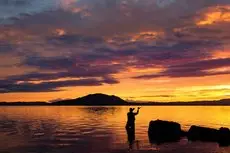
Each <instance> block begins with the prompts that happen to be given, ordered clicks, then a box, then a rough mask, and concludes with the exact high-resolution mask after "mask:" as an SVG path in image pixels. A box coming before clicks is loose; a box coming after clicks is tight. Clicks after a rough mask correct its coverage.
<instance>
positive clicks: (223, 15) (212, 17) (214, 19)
mask: <svg viewBox="0 0 230 153" xmlns="http://www.w3.org/2000/svg"><path fill="white" fill-rule="evenodd" d="M218 22H230V6H218V7H212V8H209V9H208V10H207V11H206V12H205V13H204V18H202V19H200V20H199V21H197V23H196V25H198V26H205V25H211V24H215V23H218Z"/></svg>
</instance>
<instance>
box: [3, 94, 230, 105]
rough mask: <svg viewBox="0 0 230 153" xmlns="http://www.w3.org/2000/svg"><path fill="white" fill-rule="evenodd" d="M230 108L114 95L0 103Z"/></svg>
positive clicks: (226, 102)
mask: <svg viewBox="0 0 230 153" xmlns="http://www.w3.org/2000/svg"><path fill="white" fill-rule="evenodd" d="M134 105H135V106H138V105H142V106H230V99H222V100H216V101H193V102H131V101H126V100H123V99H122V98H120V97H117V96H114V95H106V94H102V93H96V94H89V95H87V96H83V97H79V98H76V99H68V100H60V101H57V102H52V103H49V102H0V106H134Z"/></svg>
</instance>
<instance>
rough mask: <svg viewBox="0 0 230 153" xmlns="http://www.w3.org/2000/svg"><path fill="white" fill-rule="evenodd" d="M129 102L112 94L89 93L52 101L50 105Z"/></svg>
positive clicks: (124, 103)
mask: <svg viewBox="0 0 230 153" xmlns="http://www.w3.org/2000/svg"><path fill="white" fill-rule="evenodd" d="M128 104H129V103H128V102H126V101H125V100H123V99H121V98H120V97H117V96H114V95H106V94H101V93H96V94H90V95H87V96H84V97H80V98H76V99H70V100H62V101H58V102H53V103H52V105H90V106H93V105H96V106H100V105H128Z"/></svg>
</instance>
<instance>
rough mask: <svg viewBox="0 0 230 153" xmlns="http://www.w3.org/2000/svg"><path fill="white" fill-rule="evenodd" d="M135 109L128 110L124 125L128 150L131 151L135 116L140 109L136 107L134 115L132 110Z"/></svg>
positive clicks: (133, 139)
mask: <svg viewBox="0 0 230 153" xmlns="http://www.w3.org/2000/svg"><path fill="white" fill-rule="evenodd" d="M134 109H135V108H130V109H129V112H128V113H127V118H128V120H127V124H126V127H125V128H126V132H127V136H128V141H129V149H130V150H132V149H133V144H134V141H135V116H136V115H137V114H138V113H139V109H140V107H138V109H137V112H136V113H134V112H133V110H134ZM137 148H138V147H137Z"/></svg>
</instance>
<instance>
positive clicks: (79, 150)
mask: <svg viewBox="0 0 230 153" xmlns="http://www.w3.org/2000/svg"><path fill="white" fill-rule="evenodd" d="M128 109H129V107H0V142H1V143H0V153H107V152H114V153H123V152H153V153H155V152H160V153H196V152H197V153H198V152H199V153H230V147H224V148H220V147H219V146H218V144H216V143H201V142H188V141H187V140H186V139H185V138H184V139H181V141H180V142H176V143H166V144H162V145H155V144H150V143H149V140H148V135H147V130H148V124H149V121H150V120H155V119H162V120H169V121H176V122H179V123H180V124H181V125H182V128H183V129H184V130H187V129H188V128H189V127H190V126H191V125H193V124H195V125H202V126H207V127H213V128H220V127H222V126H225V127H230V107H210V106H208V107H205V106H202V107H200V106H199V107H197V106H192V107H185V106H182V107H178V106H173V107H171V106H169V107H168V106H167V107H166V106H161V107H159V106H157V107H152V106H151V107H147V106H144V107H142V108H141V110H140V114H139V115H138V116H137V117H136V141H135V143H134V144H132V145H130V144H129V142H128V140H127V135H126V131H125V128H124V127H125V123H126V114H127V112H128Z"/></svg>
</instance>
